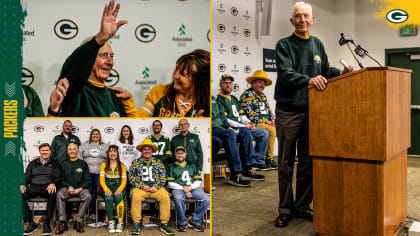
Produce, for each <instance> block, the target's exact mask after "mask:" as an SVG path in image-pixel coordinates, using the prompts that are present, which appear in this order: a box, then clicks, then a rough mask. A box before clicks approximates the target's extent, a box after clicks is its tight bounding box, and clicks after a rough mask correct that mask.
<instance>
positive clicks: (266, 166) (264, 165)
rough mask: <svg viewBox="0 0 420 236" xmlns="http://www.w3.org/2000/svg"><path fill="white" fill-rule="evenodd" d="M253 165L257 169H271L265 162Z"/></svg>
mask: <svg viewBox="0 0 420 236" xmlns="http://www.w3.org/2000/svg"><path fill="white" fill-rule="evenodd" d="M252 167H253V168H254V169H255V170H270V166H268V165H266V164H265V163H264V164H254V165H252Z"/></svg>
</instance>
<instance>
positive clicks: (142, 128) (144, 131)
mask: <svg viewBox="0 0 420 236" xmlns="http://www.w3.org/2000/svg"><path fill="white" fill-rule="evenodd" d="M147 133H149V129H148V128H147V127H141V128H139V134H147Z"/></svg>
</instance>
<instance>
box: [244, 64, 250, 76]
mask: <svg viewBox="0 0 420 236" xmlns="http://www.w3.org/2000/svg"><path fill="white" fill-rule="evenodd" d="M244 72H245V73H247V74H249V73H251V66H250V65H245V66H244Z"/></svg>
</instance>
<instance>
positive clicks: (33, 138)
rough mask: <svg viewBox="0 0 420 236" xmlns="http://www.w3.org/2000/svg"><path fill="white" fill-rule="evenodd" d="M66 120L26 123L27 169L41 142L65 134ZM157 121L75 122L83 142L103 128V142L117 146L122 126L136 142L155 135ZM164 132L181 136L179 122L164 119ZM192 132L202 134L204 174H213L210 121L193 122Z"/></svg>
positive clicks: (33, 120) (28, 120)
mask: <svg viewBox="0 0 420 236" xmlns="http://www.w3.org/2000/svg"><path fill="white" fill-rule="evenodd" d="M64 120H66V119H52V120H51V119H37V118H29V119H26V120H25V122H24V134H23V139H24V142H25V147H26V151H22V158H23V164H24V168H25V169H26V166H27V165H28V163H29V162H30V161H31V160H32V159H33V158H34V157H36V156H39V151H38V147H39V145H40V144H41V143H49V144H51V142H52V140H53V138H54V136H56V135H58V134H61V132H62V126H63V122H64ZM154 120H155V119H93V118H92V119H80V118H79V119H77V118H75V119H71V121H72V123H73V129H72V132H73V134H74V135H76V136H77V137H79V139H80V141H81V142H82V143H83V142H85V141H88V140H89V135H90V132H91V131H92V130H93V129H99V130H100V132H101V136H102V141H103V142H105V143H107V144H115V143H116V141H117V140H118V139H119V137H120V133H121V127H122V126H123V125H129V126H130V127H131V130H132V131H133V135H134V140H135V142H136V143H141V142H143V140H144V139H145V138H146V137H147V136H149V135H152V134H153V129H152V123H153V121H154ZM160 121H161V122H162V131H161V133H162V134H163V135H165V136H166V137H169V138H170V139H171V138H172V137H173V136H175V135H177V134H179V133H180V129H179V127H178V122H179V120H176V119H162V120H160ZM188 122H189V123H190V128H189V131H190V132H191V133H193V134H197V135H199V138H200V142H201V147H202V149H203V173H210V132H209V131H210V120H208V119H190V120H188Z"/></svg>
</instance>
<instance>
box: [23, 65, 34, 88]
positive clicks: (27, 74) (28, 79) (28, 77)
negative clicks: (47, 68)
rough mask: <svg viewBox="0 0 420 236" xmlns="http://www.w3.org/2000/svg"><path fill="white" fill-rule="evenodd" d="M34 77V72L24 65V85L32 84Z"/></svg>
mask: <svg viewBox="0 0 420 236" xmlns="http://www.w3.org/2000/svg"><path fill="white" fill-rule="evenodd" d="M34 79H35V77H34V73H33V72H32V71H31V70H30V69H28V68H26V67H22V82H21V83H22V85H28V86H31V84H32V83H33V82H34Z"/></svg>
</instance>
